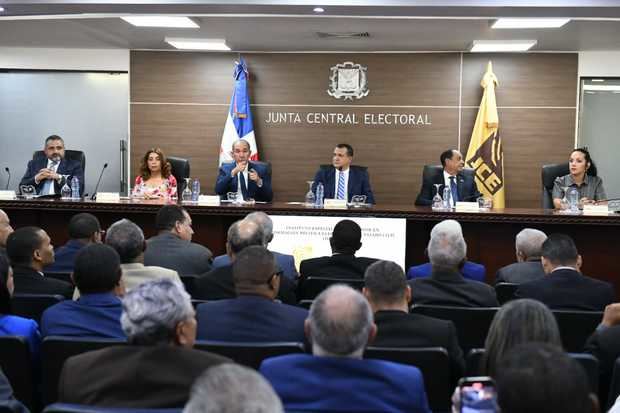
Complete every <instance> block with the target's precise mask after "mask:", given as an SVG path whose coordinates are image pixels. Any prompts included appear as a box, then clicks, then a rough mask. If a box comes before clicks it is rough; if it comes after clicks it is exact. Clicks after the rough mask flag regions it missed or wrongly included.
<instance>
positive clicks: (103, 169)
mask: <svg viewBox="0 0 620 413" xmlns="http://www.w3.org/2000/svg"><path fill="white" fill-rule="evenodd" d="M107 167H108V164H107V163H104V164H103V168H101V173H100V174H99V179H98V180H97V185H95V191H94V192H93V194H92V196H91V197H90V200H91V201H94V200H96V199H97V190H98V189H99V184H100V183H101V178H102V177H103V172H104V171H105V168H107Z"/></svg>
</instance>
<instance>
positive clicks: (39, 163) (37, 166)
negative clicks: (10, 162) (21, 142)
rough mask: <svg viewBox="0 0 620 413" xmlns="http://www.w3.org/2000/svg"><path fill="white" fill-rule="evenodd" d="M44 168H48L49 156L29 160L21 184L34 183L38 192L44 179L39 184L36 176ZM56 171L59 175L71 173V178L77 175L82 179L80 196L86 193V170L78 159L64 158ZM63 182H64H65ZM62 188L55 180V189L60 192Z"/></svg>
mask: <svg viewBox="0 0 620 413" xmlns="http://www.w3.org/2000/svg"><path fill="white" fill-rule="evenodd" d="M43 168H47V158H36V159H33V160H31V161H29V162H28V166H27V167H26V173H24V176H23V177H22V180H21V181H20V182H19V186H22V185H32V186H34V187H35V189H36V191H37V194H38V193H39V191H40V190H41V188H42V187H43V183H44V181H41V182H39V183H38V184H37V183H36V182H35V181H34V177H35V176H36V174H38V173H39V171H40V170H41V169H43ZM56 173H57V174H59V175H69V179H73V177H74V176H77V177H78V179H79V180H80V196H83V195H84V171H83V170H82V165H81V164H80V163H79V162H78V161H74V160H71V159H62V160H61V161H60V164H59V165H58V168H56ZM61 183H62V184H64V182H61ZM60 188H61V184H60V183H58V181H54V191H55V192H56V193H57V194H60Z"/></svg>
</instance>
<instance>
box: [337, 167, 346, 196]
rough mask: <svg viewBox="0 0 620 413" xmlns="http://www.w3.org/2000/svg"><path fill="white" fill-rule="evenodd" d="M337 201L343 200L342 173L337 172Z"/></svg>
mask: <svg viewBox="0 0 620 413" xmlns="http://www.w3.org/2000/svg"><path fill="white" fill-rule="evenodd" d="M338 199H345V193H344V172H342V171H339V172H338Z"/></svg>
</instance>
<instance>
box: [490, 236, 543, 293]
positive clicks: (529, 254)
mask: <svg viewBox="0 0 620 413" xmlns="http://www.w3.org/2000/svg"><path fill="white" fill-rule="evenodd" d="M546 239H547V235H546V234H545V233H544V232H542V231H539V230H537V229H532V228H525V229H524V230H522V231H521V232H519V233H518V234H517V237H516V238H515V249H516V256H517V262H515V263H513V264H510V265H507V266H505V267H502V268H500V269H499V270H498V271H497V274H495V283H496V284H497V283H515V284H521V283H524V282H528V281H534V280H538V279H540V278H543V277H544V276H545V271H544V270H543V267H542V263H541V261H540V253H541V251H542V244H543V242H545V241H546Z"/></svg>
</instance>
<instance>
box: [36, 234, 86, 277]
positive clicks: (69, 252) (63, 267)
mask: <svg viewBox="0 0 620 413" xmlns="http://www.w3.org/2000/svg"><path fill="white" fill-rule="evenodd" d="M86 245H88V244H85V243H83V242H82V241H78V240H76V239H70V240H69V241H67V243H66V244H65V245H63V246H62V247H59V248H57V249H56V251H54V263H52V264H50V265H48V266H47V267H45V268H44V269H43V271H52V272H73V267H74V265H75V256H76V255H77V253H78V252H80V250H81V249H82V248H84V247H85V246H86Z"/></svg>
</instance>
